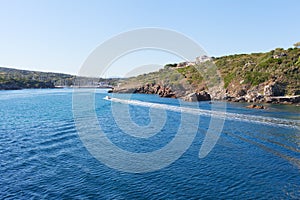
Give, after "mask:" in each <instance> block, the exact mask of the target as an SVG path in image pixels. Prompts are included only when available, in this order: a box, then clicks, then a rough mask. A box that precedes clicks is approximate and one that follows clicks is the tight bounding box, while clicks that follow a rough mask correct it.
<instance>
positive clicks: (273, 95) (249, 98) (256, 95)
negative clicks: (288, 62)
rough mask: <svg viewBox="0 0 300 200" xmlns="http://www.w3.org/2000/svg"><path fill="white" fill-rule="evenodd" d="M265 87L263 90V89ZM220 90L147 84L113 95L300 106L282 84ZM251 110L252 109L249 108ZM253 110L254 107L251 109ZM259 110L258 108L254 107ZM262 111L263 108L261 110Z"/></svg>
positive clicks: (115, 91) (126, 88) (116, 90)
mask: <svg viewBox="0 0 300 200" xmlns="http://www.w3.org/2000/svg"><path fill="white" fill-rule="evenodd" d="M262 87H263V89H262ZM235 89H236V90H228V89H226V90H225V89H220V91H213V90H210V91H206V90H202V91H200V92H199V91H197V92H195V91H184V92H182V91H180V92H179V91H173V90H172V89H171V87H166V86H162V85H160V84H149V83H147V84H145V85H142V86H137V87H120V88H113V89H112V90H111V91H110V92H112V93H139V94H156V95H158V96H160V97H164V98H181V99H183V100H184V101H190V102H196V101H211V100H225V101H228V102H248V103H253V105H255V103H258V104H261V103H271V104H285V105H291V104H298V105H300V95H292V96H287V95H284V93H283V92H282V88H281V87H280V84H279V83H277V82H268V83H266V84H263V85H260V86H256V87H254V88H246V87H244V88H241V89H239V90H237V88H235ZM249 108H250V107H249ZM251 108H252V107H251ZM253 108H258V107H255V106H254V107H253ZM260 109H261V108H260Z"/></svg>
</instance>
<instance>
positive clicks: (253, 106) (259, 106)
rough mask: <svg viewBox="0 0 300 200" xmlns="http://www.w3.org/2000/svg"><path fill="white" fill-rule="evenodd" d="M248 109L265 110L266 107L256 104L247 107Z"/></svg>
mask: <svg viewBox="0 0 300 200" xmlns="http://www.w3.org/2000/svg"><path fill="white" fill-rule="evenodd" d="M246 108H252V109H265V107H264V106H262V105H256V104H252V105H249V106H246Z"/></svg>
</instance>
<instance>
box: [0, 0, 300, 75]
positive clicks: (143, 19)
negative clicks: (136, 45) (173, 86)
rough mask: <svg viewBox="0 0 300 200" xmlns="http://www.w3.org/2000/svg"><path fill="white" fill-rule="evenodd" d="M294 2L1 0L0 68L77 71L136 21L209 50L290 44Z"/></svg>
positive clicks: (299, 30) (297, 30)
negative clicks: (115, 36) (182, 36)
mask: <svg viewBox="0 0 300 200" xmlns="http://www.w3.org/2000/svg"><path fill="white" fill-rule="evenodd" d="M299 8H300V1H299V0H273V1H268V0H265V1H264V0H245V1H243V0H241V1H240V0H226V1H225V0H206V1H204V0H203V1H201V0H194V1H191V0H187V1H177V0H169V1H168V0H147V1H146V0H118V1H117V0H107V1H92V0H87V1H86V0H49V1H48V0H26V1H24V0H0V47H1V48H0V66H12V67H16V68H22V69H32V70H41V71H55V72H66V73H72V74H77V72H78V70H79V68H80V67H81V65H82V63H83V62H84V60H85V59H86V58H87V56H88V55H89V54H90V53H91V52H92V50H93V49H94V48H96V47H97V46H98V45H99V44H101V43H102V42H104V41H105V40H107V39H109V38H111V37H112V36H114V35H116V34H118V33H120V32H124V31H129V30H132V29H136V28H142V27H161V28H167V29H172V30H175V31H179V32H181V33H183V34H185V35H187V36H189V37H190V38H192V39H193V40H195V41H196V42H197V43H199V44H200V45H201V46H202V47H203V48H204V49H205V50H206V52H208V54H209V55H210V56H221V55H226V54H235V53H249V52H260V51H268V50H271V49H273V48H276V47H284V48H288V47H291V46H292V45H293V43H295V42H297V41H300V26H299ZM161 60H162V61H163V59H161ZM170 61H171V60H170ZM147 62H149V61H147ZM155 62H159V61H155ZM145 64H146V63H145ZM161 64H165V63H161ZM110 75H112V74H110ZM115 75H119V74H115Z"/></svg>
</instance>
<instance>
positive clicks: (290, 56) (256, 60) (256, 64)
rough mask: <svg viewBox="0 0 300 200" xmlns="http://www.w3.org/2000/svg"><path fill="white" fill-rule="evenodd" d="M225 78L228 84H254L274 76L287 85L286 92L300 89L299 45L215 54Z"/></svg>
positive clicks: (225, 84)
mask: <svg viewBox="0 0 300 200" xmlns="http://www.w3.org/2000/svg"><path fill="white" fill-rule="evenodd" d="M214 61H215V64H216V65H217V67H218V69H219V70H220V72H221V75H222V77H223V79H224V86H225V88H227V87H228V85H229V84H230V83H231V82H232V81H233V80H235V81H242V82H243V83H244V84H250V85H251V86H255V85H259V84H260V83H263V82H265V81H268V80H270V79H272V78H276V79H277V80H278V81H280V82H281V83H283V84H285V85H287V93H288V94H292V93H295V91H297V90H300V82H299V80H300V73H299V68H300V49H299V48H289V49H287V50H285V49H282V48H277V49H275V50H272V51H270V52H267V53H253V54H240V55H230V56H223V57H219V58H215V60H214Z"/></svg>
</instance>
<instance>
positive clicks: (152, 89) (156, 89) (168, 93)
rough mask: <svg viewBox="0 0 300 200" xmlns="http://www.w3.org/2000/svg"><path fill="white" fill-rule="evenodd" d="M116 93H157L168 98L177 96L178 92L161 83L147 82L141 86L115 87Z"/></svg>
mask: <svg viewBox="0 0 300 200" xmlns="http://www.w3.org/2000/svg"><path fill="white" fill-rule="evenodd" d="M112 92H114V93H140V94H157V95H159V96H160V97H166V98H176V94H175V93H174V92H173V91H172V89H171V88H170V87H165V86H162V85H160V84H149V83H147V84H145V85H143V86H139V87H131V88H126V87H122V88H114V89H113V90H112Z"/></svg>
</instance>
